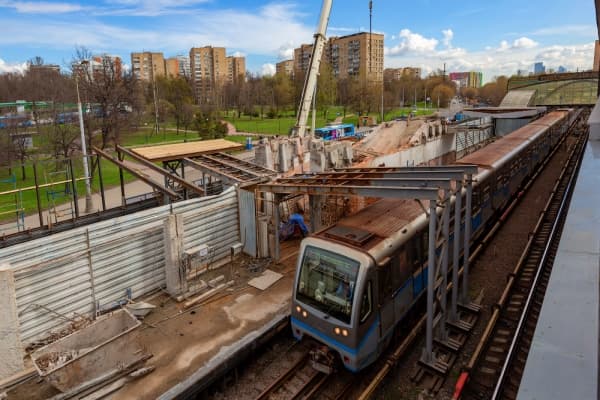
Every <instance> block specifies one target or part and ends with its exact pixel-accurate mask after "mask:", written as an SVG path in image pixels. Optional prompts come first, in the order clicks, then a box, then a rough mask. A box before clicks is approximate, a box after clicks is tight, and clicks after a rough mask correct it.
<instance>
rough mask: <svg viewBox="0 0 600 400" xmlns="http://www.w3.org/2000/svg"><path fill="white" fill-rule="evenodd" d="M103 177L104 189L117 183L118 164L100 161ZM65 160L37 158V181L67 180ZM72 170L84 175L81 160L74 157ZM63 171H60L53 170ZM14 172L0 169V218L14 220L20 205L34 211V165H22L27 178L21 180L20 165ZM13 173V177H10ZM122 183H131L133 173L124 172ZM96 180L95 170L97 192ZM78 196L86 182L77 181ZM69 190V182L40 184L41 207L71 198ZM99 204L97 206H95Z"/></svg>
mask: <svg viewBox="0 0 600 400" xmlns="http://www.w3.org/2000/svg"><path fill="white" fill-rule="evenodd" d="M101 163H102V164H101V168H102V177H103V181H104V189H105V190H106V189H108V188H109V187H114V186H117V185H119V183H120V180H119V167H117V166H116V165H115V164H113V163H111V162H109V161H106V160H102V161H101ZM67 165H68V164H67V163H64V162H61V163H58V165H57V163H55V162H54V161H39V162H38V165H37V172H38V184H39V185H45V184H48V183H52V182H59V181H64V180H67V175H66V173H65V172H64V171H65V170H66V169H67ZM73 170H74V174H75V177H76V178H81V177H83V163H82V160H81V159H73ZM56 171H63V172H56ZM12 172H13V175H12V176H11V175H10V174H9V171H8V168H5V167H3V168H0V221H3V222H6V221H14V220H15V209H16V208H23V209H24V212H25V215H26V216H27V215H32V214H37V199H36V191H35V189H31V188H32V187H35V179H34V174H33V164H32V163H28V164H26V166H25V173H26V179H25V180H23V179H22V174H21V168H20V167H19V168H18V169H13V170H12ZM13 176H14V180H13ZM123 178H124V180H125V182H131V181H133V180H134V179H135V177H134V176H133V175H130V174H128V173H127V172H124V173H123ZM98 182H99V179H98V171H97V170H96V171H95V175H94V177H93V179H92V192H94V193H99V192H100V185H99V183H98ZM76 187H77V196H78V197H79V198H81V197H84V196H85V182H84V181H83V180H80V181H77V184H76ZM15 188H16V189H24V190H22V191H20V192H19V193H15V194H2V193H3V192H6V191H10V190H13V189H15ZM71 193H72V184H71V183H70V182H69V183H60V184H55V185H53V186H51V187H43V188H40V189H39V195H40V203H41V207H42V209H47V208H48V207H49V205H50V204H51V202H52V201H54V204H55V205H60V204H64V203H67V202H69V201H70V196H71ZM96 206H98V205H96Z"/></svg>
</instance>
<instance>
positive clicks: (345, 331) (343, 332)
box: [342, 329, 348, 337]
mask: <svg viewBox="0 0 600 400" xmlns="http://www.w3.org/2000/svg"><path fill="white" fill-rule="evenodd" d="M342 335H343V336H344V337H347V336H348V330H347V329H342Z"/></svg>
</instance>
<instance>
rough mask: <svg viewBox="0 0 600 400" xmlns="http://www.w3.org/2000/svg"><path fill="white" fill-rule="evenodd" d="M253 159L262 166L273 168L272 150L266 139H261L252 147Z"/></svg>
mask: <svg viewBox="0 0 600 400" xmlns="http://www.w3.org/2000/svg"><path fill="white" fill-rule="evenodd" d="M254 161H255V162H256V163H257V164H258V165H260V166H262V167H265V168H268V169H274V167H275V165H274V163H273V151H272V150H271V145H270V144H269V142H268V141H267V140H266V139H263V141H261V143H259V144H258V145H257V146H256V147H255V148H254Z"/></svg>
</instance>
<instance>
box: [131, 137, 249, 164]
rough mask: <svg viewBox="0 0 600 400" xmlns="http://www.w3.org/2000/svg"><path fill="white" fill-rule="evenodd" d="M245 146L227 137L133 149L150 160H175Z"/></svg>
mask: <svg viewBox="0 0 600 400" xmlns="http://www.w3.org/2000/svg"><path fill="white" fill-rule="evenodd" d="M243 148H244V146H243V145H241V144H239V143H235V142H232V141H229V140H226V139H213V140H201V141H198V142H186V143H173V144H161V145H158V146H147V147H136V148H133V149H131V150H132V151H133V152H135V153H137V154H139V155H140V156H142V157H144V158H145V159H147V160H149V161H173V160H181V159H184V158H188V157H196V156H199V155H202V154H212V153H218V152H221V151H232V150H241V149H243Z"/></svg>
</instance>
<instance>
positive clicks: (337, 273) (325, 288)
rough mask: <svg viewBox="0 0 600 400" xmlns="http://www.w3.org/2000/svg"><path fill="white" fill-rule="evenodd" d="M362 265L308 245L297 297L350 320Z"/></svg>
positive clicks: (338, 317) (348, 321) (301, 268)
mask: <svg viewBox="0 0 600 400" xmlns="http://www.w3.org/2000/svg"><path fill="white" fill-rule="evenodd" d="M359 265H360V263H359V262H358V261H356V260H353V259H351V258H348V257H345V256H343V255H341V254H337V253H334V252H331V251H328V250H325V249H323V248H319V247H314V246H306V248H305V250H304V254H303V257H302V264H301V266H300V273H299V279H298V286H297V288H296V300H297V301H299V302H301V303H304V304H308V305H310V306H312V307H314V308H316V309H318V310H319V311H321V312H323V313H325V314H327V315H328V316H332V317H334V318H336V319H338V320H340V321H342V322H345V323H348V324H349V323H350V318H351V315H352V305H353V303H354V288H355V287H356V281H357V277H358V270H359Z"/></svg>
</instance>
